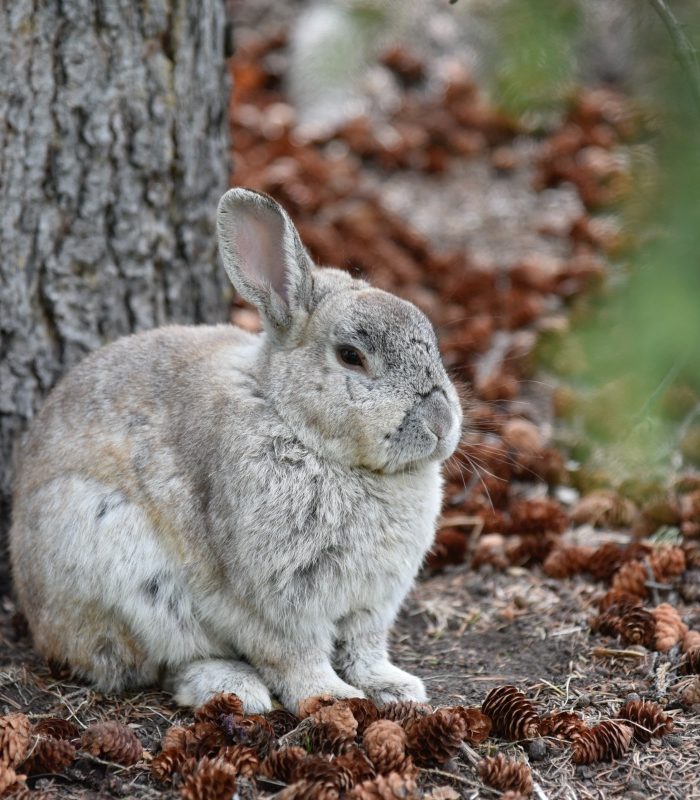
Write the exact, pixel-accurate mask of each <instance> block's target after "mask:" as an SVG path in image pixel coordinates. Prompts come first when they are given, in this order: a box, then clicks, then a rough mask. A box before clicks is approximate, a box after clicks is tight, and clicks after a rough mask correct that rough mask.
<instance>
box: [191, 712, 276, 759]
mask: <svg viewBox="0 0 700 800" xmlns="http://www.w3.org/2000/svg"><path fill="white" fill-rule="evenodd" d="M200 724H208V723H200ZM221 729H222V730H223V731H224V732H225V734H226V736H227V737H228V739H229V742H233V743H235V744H242V745H246V746H247V747H251V748H253V750H255V752H256V753H257V754H258V756H260V758H265V756H266V755H267V754H268V753H269V751H270V749H271V748H272V745H273V742H274V739H275V731H274V729H273V727H272V725H271V724H270V723H269V722H268V721H267V719H265V717H263V716H262V715H260V714H253V715H251V716H248V717H236V716H234V715H233V714H224V715H223V716H222V717H221Z"/></svg>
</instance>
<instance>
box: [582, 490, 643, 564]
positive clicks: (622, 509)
mask: <svg viewBox="0 0 700 800" xmlns="http://www.w3.org/2000/svg"><path fill="white" fill-rule="evenodd" d="M637 513H638V512H637V507H636V506H635V504H634V503H633V502H632V501H631V500H628V499H627V498H626V497H622V495H620V494H618V493H617V492H615V491H612V490H611V489H597V490H596V491H593V492H590V493H589V494H587V495H586V496H585V497H582V498H581V499H580V500H579V501H578V503H576V505H575V506H574V508H573V510H572V511H571V520H572V522H574V523H575V524H576V525H583V524H585V523H589V524H590V525H593V527H595V528H627V527H629V526H630V525H631V524H632V522H633V521H634V518H635V516H636V515H637ZM605 546H606V545H603V547H605ZM608 577H609V576H608Z"/></svg>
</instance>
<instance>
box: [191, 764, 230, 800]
mask: <svg viewBox="0 0 700 800" xmlns="http://www.w3.org/2000/svg"><path fill="white" fill-rule="evenodd" d="M235 791H236V776H235V775H234V773H233V771H232V770H230V769H228V768H227V767H225V766H222V765H221V764H220V763H217V762H215V761H210V760H209V759H208V758H207V757H206V756H205V757H204V758H203V759H201V761H200V762H199V763H198V764H197V766H196V768H195V769H194V770H193V771H192V772H191V773H189V774H188V775H187V776H186V777H185V780H184V782H183V784H182V790H181V793H180V796H181V797H182V799H183V800H231V797H232V796H233V794H234V792H235Z"/></svg>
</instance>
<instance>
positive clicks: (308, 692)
mask: <svg viewBox="0 0 700 800" xmlns="http://www.w3.org/2000/svg"><path fill="white" fill-rule="evenodd" d="M322 694H329V695H330V696H331V697H337V698H338V699H340V700H347V699H349V698H351V697H365V693H364V692H362V691H361V690H360V689H357V688H356V687H355V686H351V685H350V684H349V683H345V681H341V680H340V679H337V680H335V681H322V682H321V681H319V682H317V681H309V680H300V681H295V680H293V681H287V682H286V685H284V684H283V685H282V686H280V688H279V689H278V696H279V698H280V700H281V701H282V704H283V705H284V706H285V708H288V709H289V710H290V711H293V712H294V713H296V712H297V710H298V708H299V703H300V702H301V701H302V700H305V699H306V698H307V697H316V696H318V695H322Z"/></svg>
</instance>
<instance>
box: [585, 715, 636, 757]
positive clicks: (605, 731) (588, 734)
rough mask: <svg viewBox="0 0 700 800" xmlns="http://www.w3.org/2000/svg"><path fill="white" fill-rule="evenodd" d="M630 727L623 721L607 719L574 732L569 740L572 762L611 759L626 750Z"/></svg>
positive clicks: (630, 737)
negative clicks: (586, 728)
mask: <svg viewBox="0 0 700 800" xmlns="http://www.w3.org/2000/svg"><path fill="white" fill-rule="evenodd" d="M631 741H632V728H631V727H630V726H629V725H627V724H626V723H623V722H618V721H616V720H607V721H606V722H601V723H600V724H599V725H596V726H595V727H594V728H589V729H588V730H583V731H578V732H576V733H574V735H573V737H572V740H571V750H572V758H573V761H574V764H592V763H593V762H594V761H612V760H613V759H614V758H619V757H620V756H621V755H623V754H624V753H626V752H627V750H628V749H629V746H630V742H631Z"/></svg>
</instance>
